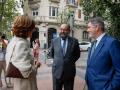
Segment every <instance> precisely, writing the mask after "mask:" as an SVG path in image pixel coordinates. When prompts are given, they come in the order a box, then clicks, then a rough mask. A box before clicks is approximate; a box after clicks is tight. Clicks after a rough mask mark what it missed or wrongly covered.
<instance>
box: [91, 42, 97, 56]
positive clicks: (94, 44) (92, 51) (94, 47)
mask: <svg viewBox="0 0 120 90" xmlns="http://www.w3.org/2000/svg"><path fill="white" fill-rule="evenodd" d="M96 43H97V40H95V41H94V42H93V45H92V49H91V53H90V57H92V55H93V53H94V51H95V49H96Z"/></svg>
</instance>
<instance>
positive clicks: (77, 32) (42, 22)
mask: <svg viewBox="0 0 120 90" xmlns="http://www.w3.org/2000/svg"><path fill="white" fill-rule="evenodd" d="M34 1H35V2H36V1H38V2H37V3H34V2H32V3H31V4H30V3H29V2H28V0H25V2H24V13H25V14H27V15H29V16H31V18H33V19H34V20H35V21H36V22H37V25H36V27H38V28H39V40H40V43H41V48H44V44H47V45H48V29H49V28H54V29H56V30H57V36H58V35H59V26H60V24H58V22H57V19H56V18H57V17H50V16H49V7H50V6H54V7H58V12H60V11H62V10H64V8H66V7H67V4H66V2H65V0H60V2H59V3H58V2H53V1H51V0H34ZM54 1H55V0H54ZM35 10H36V11H38V15H37V16H33V11H35ZM72 10H74V20H75V21H74V24H75V25H74V27H73V30H74V34H73V36H74V37H75V38H77V39H78V40H79V41H82V40H83V37H82V36H83V35H82V34H83V31H85V28H84V27H85V26H86V24H85V23H84V15H83V11H82V7H80V6H72ZM78 10H81V18H78V13H79V12H78ZM81 27H82V28H81Z"/></svg>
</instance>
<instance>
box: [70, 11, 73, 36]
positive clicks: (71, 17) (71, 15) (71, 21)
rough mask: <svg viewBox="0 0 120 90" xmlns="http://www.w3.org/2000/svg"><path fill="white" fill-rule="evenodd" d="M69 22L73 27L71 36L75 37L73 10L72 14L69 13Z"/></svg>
mask: <svg viewBox="0 0 120 90" xmlns="http://www.w3.org/2000/svg"><path fill="white" fill-rule="evenodd" d="M69 24H70V27H71V36H72V37H73V35H74V31H73V28H74V11H71V12H70V14H69Z"/></svg>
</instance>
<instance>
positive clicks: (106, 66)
mask: <svg viewBox="0 0 120 90" xmlns="http://www.w3.org/2000/svg"><path fill="white" fill-rule="evenodd" d="M87 31H88V33H89V37H90V38H93V39H95V41H96V40H97V42H96V43H94V45H93V46H92V48H91V50H90V53H89V55H88V62H87V70H86V82H87V85H88V90H120V42H119V41H118V40H116V39H115V38H113V37H111V36H108V35H107V34H106V33H105V28H104V22H103V20H102V18H100V17H97V18H93V19H92V20H90V21H89V23H88V29H87ZM93 48H94V49H95V50H94V51H93Z"/></svg>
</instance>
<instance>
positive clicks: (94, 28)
mask: <svg viewBox="0 0 120 90" xmlns="http://www.w3.org/2000/svg"><path fill="white" fill-rule="evenodd" d="M87 32H88V34H89V38H96V34H97V26H94V25H93V24H92V23H91V22H89V23H88V27H87Z"/></svg>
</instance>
